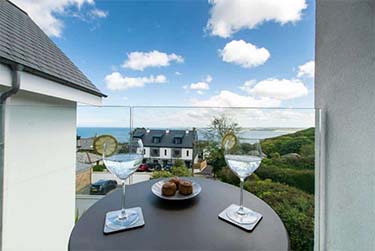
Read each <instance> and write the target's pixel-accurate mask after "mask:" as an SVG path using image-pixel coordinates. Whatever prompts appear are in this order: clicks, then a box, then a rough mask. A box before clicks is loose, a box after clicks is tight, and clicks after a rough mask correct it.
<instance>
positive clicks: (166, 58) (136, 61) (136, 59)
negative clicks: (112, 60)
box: [122, 50, 184, 71]
mask: <svg viewBox="0 0 375 251" xmlns="http://www.w3.org/2000/svg"><path fill="white" fill-rule="evenodd" d="M171 62H177V63H183V62H184V58H183V57H182V56H179V55H176V54H174V53H172V54H167V53H164V52H160V51H157V50H154V51H150V52H140V51H134V52H131V53H129V54H128V59H127V60H126V61H125V62H124V63H123V65H122V67H124V68H129V69H132V70H138V71H143V70H144V69H145V68H147V67H164V66H169V65H170V63H171Z"/></svg>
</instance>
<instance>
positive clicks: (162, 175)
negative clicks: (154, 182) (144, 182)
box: [151, 170, 173, 179]
mask: <svg viewBox="0 0 375 251" xmlns="http://www.w3.org/2000/svg"><path fill="white" fill-rule="evenodd" d="M169 177H173V174H172V173H171V172H169V171H164V170H162V171H154V172H152V175H151V179H159V178H169Z"/></svg>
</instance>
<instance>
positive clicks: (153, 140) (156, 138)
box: [152, 137, 160, 144]
mask: <svg viewBox="0 0 375 251" xmlns="http://www.w3.org/2000/svg"><path fill="white" fill-rule="evenodd" d="M152 143H154V144H159V143H160V137H153V138H152Z"/></svg>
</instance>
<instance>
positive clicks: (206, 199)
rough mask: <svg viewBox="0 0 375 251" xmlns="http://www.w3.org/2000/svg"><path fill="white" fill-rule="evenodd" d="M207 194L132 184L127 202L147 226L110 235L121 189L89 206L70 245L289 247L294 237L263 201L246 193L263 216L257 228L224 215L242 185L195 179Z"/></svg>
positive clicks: (74, 247)
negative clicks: (161, 194) (178, 196)
mask: <svg viewBox="0 0 375 251" xmlns="http://www.w3.org/2000/svg"><path fill="white" fill-rule="evenodd" d="M192 179H194V180H195V181H196V182H198V183H199V184H200V185H201V186H202V192H201V194H200V195H199V196H198V197H196V198H194V199H191V200H189V201H179V202H175V201H165V200H161V199H160V198H158V197H156V196H155V195H154V194H152V192H151V186H152V185H153V184H154V183H155V182H157V180H152V181H148V182H141V183H138V184H134V185H130V186H127V187H126V207H127V208H130V207H136V206H140V207H141V208H142V210H143V216H144V219H145V226H143V227H142V228H137V229H133V230H128V231H124V232H118V233H114V234H109V235H104V234H103V227H104V219H105V214H106V212H108V211H113V210H118V209H119V208H120V204H121V200H120V198H121V197H120V196H121V190H120V189H117V190H116V191H114V192H112V193H111V194H109V195H107V196H106V197H104V198H103V199H101V200H99V201H98V202H97V203H96V204H94V205H93V206H92V207H91V208H90V209H88V210H87V211H86V212H85V213H84V214H83V215H82V217H81V218H80V220H79V221H78V222H77V224H76V225H75V227H74V229H73V231H72V233H71V236H70V240H69V250H72V251H73V250H287V249H288V248H289V239H288V234H287V232H286V229H285V227H284V225H283V223H282V221H281V220H280V218H279V217H278V215H277V214H276V213H275V212H274V211H273V210H272V209H271V208H270V207H269V206H268V205H267V204H266V203H265V202H264V201H262V200H260V199H259V198H257V197H256V196H254V195H253V194H251V193H249V192H244V205H245V206H246V207H249V208H251V209H253V210H255V211H257V212H259V213H261V214H262V215H263V219H262V220H261V221H260V222H259V224H258V225H257V226H256V228H255V229H254V230H253V231H252V232H246V231H244V230H242V229H240V228H238V227H236V226H233V225H231V224H229V223H227V222H225V221H223V220H221V219H219V218H218V214H219V213H220V212H221V211H222V210H224V209H225V208H227V207H228V206H229V205H230V204H233V203H235V204H238V200H239V188H238V187H235V186H232V185H229V184H226V183H222V182H219V181H213V180H208V179H203V178H192Z"/></svg>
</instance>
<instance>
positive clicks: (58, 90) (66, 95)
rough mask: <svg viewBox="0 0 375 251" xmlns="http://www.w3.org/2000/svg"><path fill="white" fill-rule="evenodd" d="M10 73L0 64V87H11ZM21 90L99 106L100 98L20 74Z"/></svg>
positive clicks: (25, 73)
mask: <svg viewBox="0 0 375 251" xmlns="http://www.w3.org/2000/svg"><path fill="white" fill-rule="evenodd" d="M11 81H12V78H11V71H10V69H9V67H8V66H7V65H4V64H1V63H0V85H3V86H8V87H9V86H11ZM21 89H22V90H25V91H29V92H34V93H38V94H43V95H48V96H51V97H56V98H60V99H65V100H70V101H74V102H80V103H84V104H90V105H100V104H101V98H100V97H97V96H94V95H91V94H89V93H86V92H83V91H80V90H77V89H73V88H70V87H68V86H65V85H62V84H59V83H56V82H53V81H50V80H47V79H44V78H41V77H38V76H35V75H32V74H30V73H27V72H21Z"/></svg>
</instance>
